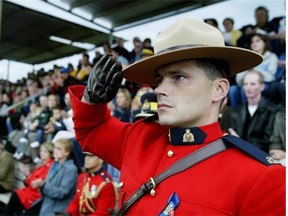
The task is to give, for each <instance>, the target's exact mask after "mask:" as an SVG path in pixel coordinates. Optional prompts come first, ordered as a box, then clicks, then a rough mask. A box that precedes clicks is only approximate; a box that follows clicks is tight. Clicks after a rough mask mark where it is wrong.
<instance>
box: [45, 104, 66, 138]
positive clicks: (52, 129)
mask: <svg viewBox="0 0 288 216" xmlns="http://www.w3.org/2000/svg"><path fill="white" fill-rule="evenodd" d="M52 113H53V114H52V116H51V117H50V120H49V122H48V124H47V125H46V126H45V128H44V129H45V134H46V135H47V136H49V137H47V140H49V141H51V140H52V139H53V138H54V136H55V135H56V134H57V133H58V132H59V131H61V130H66V126H65V124H64V121H63V117H62V109H61V108H60V107H54V108H53V109H52Z"/></svg>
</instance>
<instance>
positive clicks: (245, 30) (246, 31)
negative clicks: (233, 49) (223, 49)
mask: <svg viewBox="0 0 288 216" xmlns="http://www.w3.org/2000/svg"><path fill="white" fill-rule="evenodd" d="M240 30H241V32H242V36H241V37H240V38H239V39H238V40H237V47H242V48H246V49H249V47H250V46H249V41H248V39H249V36H250V34H252V33H253V31H254V30H253V25H251V24H249V25H245V26H243V27H242V28H241V29H240Z"/></svg>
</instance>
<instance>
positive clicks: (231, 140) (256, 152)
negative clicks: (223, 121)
mask: <svg viewBox="0 0 288 216" xmlns="http://www.w3.org/2000/svg"><path fill="white" fill-rule="evenodd" d="M222 139H223V141H224V142H225V143H227V144H230V145H232V146H235V147H237V148H238V149H240V150H242V151H243V152H245V153H247V154H248V155H250V156H251V157H253V158H255V159H256V160H258V161H260V162H261V163H262V164H264V165H266V166H270V165H273V164H280V162H279V160H276V159H274V158H272V157H271V156H270V155H269V154H267V153H266V152H264V151H262V150H261V149H259V148H257V147H256V146H254V145H252V144H251V143H249V142H246V141H245V140H243V139H240V138H239V137H236V136H232V135H225V136H223V137H222Z"/></svg>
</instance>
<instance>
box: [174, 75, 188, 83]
mask: <svg viewBox="0 0 288 216" xmlns="http://www.w3.org/2000/svg"><path fill="white" fill-rule="evenodd" d="M185 78H186V77H185V76H183V75H180V74H179V75H175V76H174V77H173V79H174V80H176V81H181V80H184V79H185Z"/></svg>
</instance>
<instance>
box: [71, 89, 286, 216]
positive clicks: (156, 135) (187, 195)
mask: <svg viewBox="0 0 288 216" xmlns="http://www.w3.org/2000/svg"><path fill="white" fill-rule="evenodd" d="M83 90H84V87H77V86H73V87H71V88H70V95H71V102H72V103H71V104H72V108H73V111H74V123H75V130H76V136H77V140H78V141H79V142H80V143H81V145H82V147H83V149H84V150H85V151H89V152H93V153H95V154H97V155H98V156H100V157H101V158H103V159H104V160H105V161H107V162H108V163H110V164H112V165H113V166H115V167H116V168H118V169H121V176H120V181H121V182H123V186H122V188H121V191H120V201H119V204H120V206H121V205H122V204H123V203H124V202H125V201H126V200H127V199H128V198H129V197H130V195H131V194H132V193H134V191H136V190H137V189H138V188H139V187H140V186H141V185H142V184H143V183H145V182H147V181H148V180H149V178H150V177H154V176H156V175H158V174H159V173H161V172H162V171H164V170H165V169H166V168H167V167H169V166H170V165H171V164H173V163H175V162H176V161H177V160H179V159H180V158H183V157H184V156H186V155H187V154H190V153H191V152H194V151H195V150H197V149H199V148H201V147H203V146H205V145H207V144H209V143H211V142H212V141H214V140H217V139H219V138H221V137H222V136H223V132H222V131H221V129H220V126H219V124H218V123H214V124H211V125H206V126H202V127H199V129H201V130H202V131H204V132H205V133H206V135H207V136H206V138H205V140H204V142H203V144H198V145H177V146H176V145H172V144H170V142H169V139H168V129H167V128H164V127H162V126H160V125H159V124H157V123H155V122H150V123H145V122H143V121H138V122H136V123H134V124H129V123H123V122H120V121H118V120H117V119H116V118H113V117H111V116H110V112H109V110H108V109H107V107H106V105H101V104H99V105H89V104H85V103H82V102H81V101H80V100H79V99H80V98H81V97H82V94H83ZM171 151H172V152H173V155H172V156H171V154H168V152H171ZM155 190H156V196H154V197H153V196H150V194H146V195H144V196H143V197H142V198H140V200H138V201H137V202H136V203H135V204H133V205H132V207H130V209H129V210H128V212H127V213H128V215H159V214H160V213H161V212H162V211H163V209H164V208H165V206H166V204H167V201H168V199H169V197H170V196H171V195H172V193H173V192H176V193H177V195H178V197H179V200H180V201H179V206H178V207H177V209H176V210H175V215H285V167H283V166H281V165H272V166H265V165H263V164H262V163H260V162H258V161H257V160H255V159H254V158H252V157H250V156H248V155H247V154H246V153H244V152H242V151H240V150H238V149H236V148H229V149H228V150H226V151H224V152H221V153H219V154H217V155H215V156H213V157H211V158H209V159H207V160H205V161H203V162H201V163H199V164H197V165H196V166H194V167H192V168H189V169H188V170H185V171H183V172H181V173H179V174H176V175H173V176H171V177H169V178H168V179H165V180H164V181H163V182H161V183H160V184H159V185H157V186H156V188H155Z"/></svg>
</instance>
